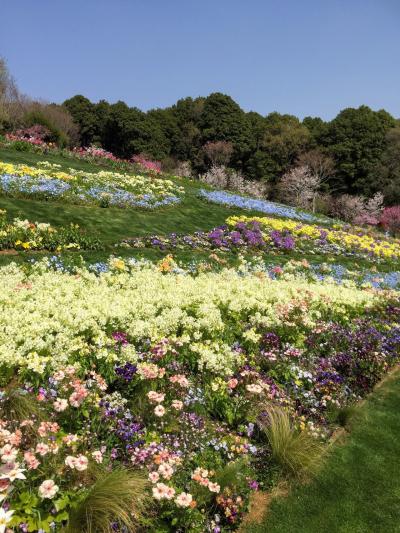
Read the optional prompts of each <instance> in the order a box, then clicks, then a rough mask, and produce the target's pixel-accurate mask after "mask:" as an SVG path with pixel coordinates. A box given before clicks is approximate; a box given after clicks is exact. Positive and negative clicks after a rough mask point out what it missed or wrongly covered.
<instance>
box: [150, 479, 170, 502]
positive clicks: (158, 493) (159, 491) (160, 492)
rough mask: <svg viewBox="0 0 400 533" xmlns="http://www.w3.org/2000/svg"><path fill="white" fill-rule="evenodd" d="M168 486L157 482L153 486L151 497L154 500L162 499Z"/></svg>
mask: <svg viewBox="0 0 400 533" xmlns="http://www.w3.org/2000/svg"><path fill="white" fill-rule="evenodd" d="M167 489H168V486H167V485H165V484H164V483H157V485H156V486H155V487H153V497H154V498H155V499H156V500H162V499H164V498H166V494H167Z"/></svg>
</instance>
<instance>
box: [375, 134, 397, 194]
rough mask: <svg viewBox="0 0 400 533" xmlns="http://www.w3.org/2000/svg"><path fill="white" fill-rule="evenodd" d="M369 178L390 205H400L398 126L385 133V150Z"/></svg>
mask: <svg viewBox="0 0 400 533" xmlns="http://www.w3.org/2000/svg"><path fill="white" fill-rule="evenodd" d="M370 177H371V181H372V182H373V183H374V184H375V187H376V188H377V189H380V190H382V192H383V194H384V195H385V198H386V201H387V202H388V203H389V204H390V205H393V204H399V203H400V124H399V125H397V126H396V127H395V128H391V129H390V130H389V131H388V132H387V134H386V147H385V150H384V151H383V153H382V156H381V159H380V161H379V162H378V163H377V164H376V165H375V167H374V168H373V169H372V171H371V173H370Z"/></svg>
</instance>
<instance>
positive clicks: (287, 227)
mask: <svg viewBox="0 0 400 533" xmlns="http://www.w3.org/2000/svg"><path fill="white" fill-rule="evenodd" d="M254 222H258V223H259V224H260V226H261V228H263V229H264V230H265V231H268V232H270V231H279V232H288V233H290V234H291V235H292V236H293V237H294V238H295V239H296V243H297V244H301V245H303V246H304V247H305V248H306V249H307V248H311V249H313V248H314V249H315V248H318V249H319V250H321V251H324V250H325V251H326V252H328V253H339V254H340V253H346V252H350V253H352V254H355V255H359V256H360V257H363V258H366V257H371V258H373V259H375V260H376V259H379V258H382V259H386V260H393V261H398V260H399V259H400V242H399V241H398V240H396V239H390V240H389V239H386V238H383V235H382V237H380V236H378V234H377V233H374V234H368V233H367V232H366V231H365V230H363V229H362V228H357V227H354V228H342V227H339V226H333V227H332V228H325V227H320V226H317V225H313V224H304V223H298V222H294V221H292V220H287V219H284V218H282V219H277V218H271V217H246V216H233V217H229V218H228V219H227V224H228V225H230V226H231V227H236V226H237V224H238V223H245V224H248V223H254Z"/></svg>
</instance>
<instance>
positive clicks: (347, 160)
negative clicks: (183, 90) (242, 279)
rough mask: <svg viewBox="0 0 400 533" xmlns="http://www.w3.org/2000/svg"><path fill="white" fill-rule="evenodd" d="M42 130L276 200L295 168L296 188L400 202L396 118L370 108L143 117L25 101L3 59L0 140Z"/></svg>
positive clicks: (216, 98) (117, 108)
mask: <svg viewBox="0 0 400 533" xmlns="http://www.w3.org/2000/svg"><path fill="white" fill-rule="evenodd" d="M36 124H41V125H43V126H45V127H46V128H47V129H48V130H50V131H51V132H52V135H53V138H54V141H55V142H56V143H57V144H59V145H64V146H66V145H67V146H68V145H70V146H74V145H77V144H80V145H81V146H89V145H92V144H95V145H98V146H101V147H102V148H104V149H106V150H108V151H110V152H112V153H113V154H115V155H116V156H119V157H121V158H130V157H132V156H133V155H135V154H143V155H145V156H147V157H149V158H153V159H156V160H159V161H161V162H162V163H163V166H164V168H165V169H167V170H171V171H172V170H175V169H176V168H177V166H178V165H179V164H182V163H183V162H184V163H185V165H186V167H185V168H186V169H189V168H190V170H191V172H192V173H193V174H194V175H204V174H205V173H207V172H210V171H211V180H212V179H215V176H221V175H222V174H221V169H229V171H230V172H233V173H235V176H236V177H235V176H233V178H232V179H231V177H230V175H229V174H226V173H225V174H224V178H223V179H225V181H226V182H227V183H229V181H232V180H233V179H236V180H237V179H242V177H243V178H245V182H246V183H249V182H250V183H253V184H254V185H260V187H264V188H267V189H268V191H269V193H268V195H269V196H270V197H272V198H274V197H277V194H278V189H279V184H280V183H282V178H283V177H284V176H287V180H286V181H287V182H288V183H292V184H293V183H294V181H293V175H292V176H288V173H290V172H291V171H292V170H293V169H297V176H300V178H299V179H298V180H297V181H298V182H300V183H302V182H303V183H306V182H308V183H309V184H310V183H311V182H312V180H313V179H314V181H315V176H317V177H318V190H319V192H320V193H321V192H323V191H326V192H327V193H328V192H329V193H331V194H332V193H333V195H344V194H347V195H348V194H350V195H361V196H363V197H366V198H371V197H372V196H373V195H374V194H375V193H376V192H378V191H379V192H381V193H383V195H384V197H385V203H386V204H387V205H394V204H400V120H398V119H395V118H394V117H393V116H392V115H390V114H389V113H388V112H387V111H385V110H379V111H374V110H372V109H370V108H369V107H367V106H365V105H362V106H360V107H358V108H346V109H344V110H342V111H341V112H340V113H339V114H338V115H337V116H336V117H335V118H334V119H333V120H331V121H324V120H322V119H321V118H319V117H306V118H304V119H303V120H300V119H298V118H297V117H295V116H293V115H289V114H280V113H277V112H273V113H270V114H268V115H266V116H262V115H260V114H259V113H256V112H254V111H251V112H245V111H244V110H243V109H241V107H240V106H239V105H238V104H237V103H236V102H235V101H234V100H233V99H232V98H231V97H230V96H228V95H225V94H222V93H212V94H210V95H209V96H207V97H198V98H191V97H188V98H183V99H181V100H178V101H177V102H176V104H174V105H172V106H171V107H167V108H164V109H152V110H150V111H147V112H144V111H141V110H140V109H138V108H137V107H130V106H128V105H127V104H126V103H124V102H122V101H118V102H116V103H113V104H110V103H109V102H107V101H105V100H101V101H99V102H97V103H94V102H91V101H90V100H89V99H88V98H85V97H84V96H82V95H76V96H73V97H72V98H69V99H68V100H66V101H65V102H64V103H63V104H61V105H59V104H51V103H45V102H38V101H33V100H31V99H29V98H27V97H25V96H22V95H21V94H20V93H19V91H18V89H17V87H16V85H15V83H14V81H13V79H12V77H11V76H10V74H9V72H8V69H7V65H6V63H5V61H4V60H2V59H1V58H0V133H2V132H3V133H5V132H10V131H13V130H15V129H17V128H21V127H29V126H33V125H36ZM310 173H311V178H310ZM312 176H314V178H313V177H312ZM310 180H311V181H310ZM284 182H285V180H284ZM313 187H314V189H313V188H312V187H311V189H310V191H311V192H310V195H311V196H313V194H312V190H315V185H314V186H313Z"/></svg>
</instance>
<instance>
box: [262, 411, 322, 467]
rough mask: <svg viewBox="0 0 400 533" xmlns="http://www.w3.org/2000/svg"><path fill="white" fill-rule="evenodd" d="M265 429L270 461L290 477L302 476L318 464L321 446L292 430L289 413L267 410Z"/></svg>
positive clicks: (305, 433)
mask: <svg viewBox="0 0 400 533" xmlns="http://www.w3.org/2000/svg"><path fill="white" fill-rule="evenodd" d="M266 411H267V414H268V423H267V424H266V425H265V426H264V431H265V433H266V435H267V438H268V442H269V445H270V448H271V453H272V458H273V459H274V460H275V461H276V462H277V463H278V464H279V465H280V466H281V468H282V469H283V470H284V471H285V472H286V473H287V474H290V475H293V476H297V477H299V476H302V475H303V474H305V473H310V472H313V471H315V470H316V468H317V467H318V466H319V464H320V459H321V454H322V449H323V448H322V445H321V444H320V443H319V442H318V441H317V440H316V439H315V438H314V437H313V436H311V435H310V433H308V432H307V431H300V430H298V429H297V428H295V427H294V425H293V423H292V421H291V419H290V416H289V413H288V412H287V411H286V410H284V409H283V408H281V407H273V406H269V407H268V408H267V410H266Z"/></svg>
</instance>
